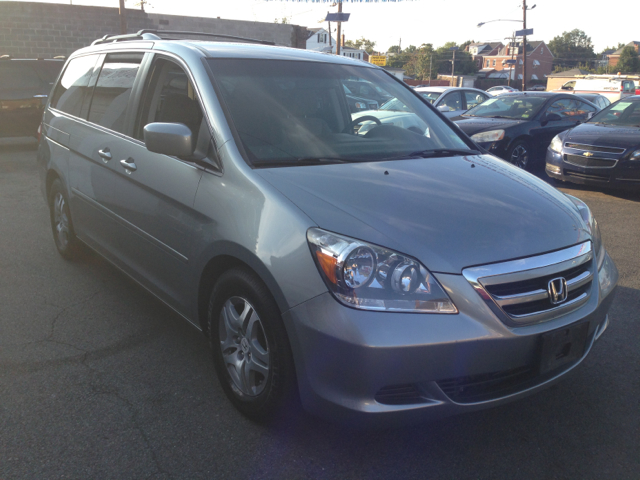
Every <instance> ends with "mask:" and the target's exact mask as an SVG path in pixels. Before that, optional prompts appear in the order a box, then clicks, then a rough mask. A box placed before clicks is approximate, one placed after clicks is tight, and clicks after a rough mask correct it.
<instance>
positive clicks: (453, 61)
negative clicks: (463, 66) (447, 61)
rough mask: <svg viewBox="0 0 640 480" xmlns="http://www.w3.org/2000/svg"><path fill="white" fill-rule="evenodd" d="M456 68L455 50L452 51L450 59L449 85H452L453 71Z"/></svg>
mask: <svg viewBox="0 0 640 480" xmlns="http://www.w3.org/2000/svg"><path fill="white" fill-rule="evenodd" d="M455 69H456V51H455V50H454V51H453V60H452V61H451V82H450V85H449V86H451V87H453V72H454V71H455Z"/></svg>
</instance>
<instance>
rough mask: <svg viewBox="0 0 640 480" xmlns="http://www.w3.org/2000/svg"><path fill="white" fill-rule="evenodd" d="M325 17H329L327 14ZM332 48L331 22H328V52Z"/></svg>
mask: <svg viewBox="0 0 640 480" xmlns="http://www.w3.org/2000/svg"><path fill="white" fill-rule="evenodd" d="M327 15H329V12H327ZM332 46H333V45H331V22H329V50H333V48H332Z"/></svg>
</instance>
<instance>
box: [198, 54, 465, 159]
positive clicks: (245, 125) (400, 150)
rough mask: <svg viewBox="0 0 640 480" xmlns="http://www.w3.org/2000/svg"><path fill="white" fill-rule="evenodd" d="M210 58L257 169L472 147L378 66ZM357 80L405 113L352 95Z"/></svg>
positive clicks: (462, 149)
mask: <svg viewBox="0 0 640 480" xmlns="http://www.w3.org/2000/svg"><path fill="white" fill-rule="evenodd" d="M208 61H209V64H210V66H211V70H212V71H213V72H214V77H215V81H216V84H217V87H218V88H219V90H220V94H221V96H222V98H223V99H224V102H225V104H226V106H227V108H228V112H229V115H230V117H231V120H232V123H233V125H234V126H235V129H236V131H237V133H238V136H239V140H240V142H241V144H242V146H243V147H244V152H245V153H246V159H247V160H248V161H249V162H250V163H251V164H253V165H254V166H257V167H270V166H283V165H308V164H317V163H320V162H357V161H376V160H392V159H393V160H395V159H400V158H407V157H412V158H416V157H432V156H434V152H439V153H441V154H443V155H444V154H446V153H445V151H446V152H449V153H451V151H452V150H456V151H458V152H460V151H463V153H468V152H469V151H470V150H471V149H472V148H473V147H472V146H471V145H470V144H467V143H466V142H465V141H464V140H463V139H462V138H461V136H460V135H459V134H458V133H457V132H456V131H455V129H453V128H451V127H449V125H447V124H446V123H445V122H443V121H442V120H441V119H440V118H439V117H438V115H437V113H435V112H434V111H432V110H431V109H430V108H429V107H428V106H427V105H425V104H424V103H423V102H421V101H420V100H419V99H418V98H416V97H415V96H414V94H413V92H412V91H411V90H409V89H408V88H407V87H404V86H403V85H402V84H400V83H399V82H397V81H395V80H393V79H392V78H391V77H390V76H389V75H388V74H386V73H385V72H384V71H382V70H379V69H377V68H371V67H366V66H363V67H360V66H352V65H341V64H331V63H320V62H317V63H316V62H303V61H287V60H263V59H209V60H208ZM354 79H355V81H361V82H370V84H371V85H373V86H374V87H376V88H375V89H376V90H377V89H378V88H379V89H380V90H382V92H383V93H384V94H385V95H388V96H389V97H391V98H394V99H397V100H398V102H400V103H401V104H403V105H404V106H405V107H406V111H402V112H395V111H385V110H376V109H372V108H371V106H372V105H375V106H376V108H377V104H375V102H373V103H369V104H365V102H363V101H362V100H358V99H356V100H355V101H354V99H353V98H349V96H348V95H346V94H345V88H344V86H345V85H346V84H347V82H349V84H351V83H353V82H354ZM350 90H351V89H350ZM358 105H360V106H358ZM428 152H431V154H428Z"/></svg>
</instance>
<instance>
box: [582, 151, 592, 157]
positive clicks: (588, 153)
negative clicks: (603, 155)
mask: <svg viewBox="0 0 640 480" xmlns="http://www.w3.org/2000/svg"><path fill="white" fill-rule="evenodd" d="M582 155H584V156H585V157H593V153H591V152H584V153H583V154H582Z"/></svg>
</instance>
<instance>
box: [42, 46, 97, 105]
mask: <svg viewBox="0 0 640 480" xmlns="http://www.w3.org/2000/svg"><path fill="white" fill-rule="evenodd" d="M97 59H98V55H87V56H84V57H77V58H74V59H73V60H71V61H70V62H69V65H67V68H66V69H65V71H64V74H63V75H62V78H61V79H60V82H58V85H56V88H55V90H54V92H53V97H52V98H51V107H52V108H56V109H58V110H61V111H63V112H65V113H68V114H69V115H74V116H76V117H79V116H80V112H81V111H82V104H83V102H84V101H85V100H86V99H87V98H88V95H89V80H90V79H91V74H92V73H93V68H94V66H95V64H96V61H97Z"/></svg>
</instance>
